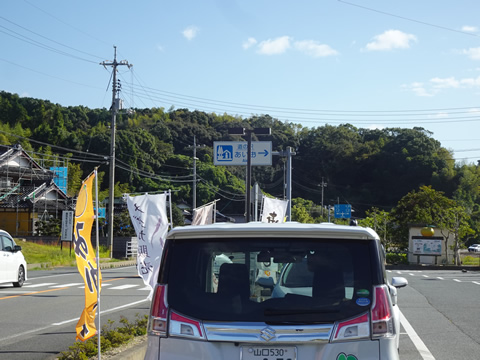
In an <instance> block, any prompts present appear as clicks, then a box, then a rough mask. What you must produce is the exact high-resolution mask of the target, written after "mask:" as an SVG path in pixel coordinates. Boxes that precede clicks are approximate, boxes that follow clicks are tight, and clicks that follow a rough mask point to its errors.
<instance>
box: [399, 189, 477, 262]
mask: <svg viewBox="0 0 480 360" xmlns="http://www.w3.org/2000/svg"><path fill="white" fill-rule="evenodd" d="M392 219H393V221H394V222H395V223H396V225H397V232H396V234H397V240H398V239H400V243H402V244H404V245H406V244H405V241H407V242H408V228H409V225H410V224H423V225H435V226H437V227H438V228H439V229H441V231H442V235H444V237H445V246H444V248H445V256H446V258H447V261H448V256H447V250H448V249H447V240H448V235H449V234H453V235H454V241H455V247H454V250H455V262H456V263H458V249H459V242H460V241H461V239H462V238H463V237H464V236H465V235H467V234H470V233H471V232H472V231H473V230H472V229H471V228H470V225H469V224H468V219H469V216H468V214H467V212H466V211H465V208H464V207H462V206H459V205H458V203H457V202H456V201H455V200H452V199H449V198H447V197H446V196H444V194H443V192H441V191H436V190H434V189H433V188H432V187H431V186H421V187H420V189H419V191H418V192H416V191H415V190H413V191H411V192H409V193H408V194H407V195H405V196H404V197H403V198H402V199H401V200H400V201H399V202H398V205H397V206H396V207H395V208H394V209H393V210H392Z"/></svg>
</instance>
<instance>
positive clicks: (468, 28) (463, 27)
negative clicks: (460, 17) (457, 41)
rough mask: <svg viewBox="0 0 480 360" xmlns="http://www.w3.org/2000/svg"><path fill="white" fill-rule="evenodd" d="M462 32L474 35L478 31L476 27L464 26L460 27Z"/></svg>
mask: <svg viewBox="0 0 480 360" xmlns="http://www.w3.org/2000/svg"><path fill="white" fill-rule="evenodd" d="M462 31H465V32H471V33H475V32H477V31H478V28H477V27H476V26H470V25H465V26H462Z"/></svg>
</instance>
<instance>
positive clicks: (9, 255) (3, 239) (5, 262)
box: [0, 230, 27, 287]
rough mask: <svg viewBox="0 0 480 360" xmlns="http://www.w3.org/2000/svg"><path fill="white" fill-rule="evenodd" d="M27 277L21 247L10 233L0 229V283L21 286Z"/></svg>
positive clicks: (25, 263)
mask: <svg viewBox="0 0 480 360" xmlns="http://www.w3.org/2000/svg"><path fill="white" fill-rule="evenodd" d="M26 279H27V262H26V261H25V258H24V256H23V254H22V248H21V246H19V245H16V244H15V241H14V240H13V238H12V237H11V236H10V234H9V233H8V232H6V231H4V230H0V283H7V282H11V283H12V284H13V286H15V287H22V286H23V283H24V282H25V280H26Z"/></svg>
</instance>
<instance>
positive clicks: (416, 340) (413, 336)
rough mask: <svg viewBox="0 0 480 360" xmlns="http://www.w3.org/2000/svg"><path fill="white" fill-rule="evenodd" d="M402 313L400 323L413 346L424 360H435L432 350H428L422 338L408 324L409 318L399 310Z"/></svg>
mask: <svg viewBox="0 0 480 360" xmlns="http://www.w3.org/2000/svg"><path fill="white" fill-rule="evenodd" d="M399 313H400V323H401V324H402V326H403V328H404V329H405V331H406V332H407V334H408V336H409V337H410V340H412V342H413V345H415V347H416V348H417V350H418V352H419V353H420V355H421V356H422V358H423V360H435V358H434V357H433V355H432V353H431V352H430V350H428V348H427V346H426V345H425V343H424V342H423V341H422V339H420V336H418V335H417V333H416V331H415V330H414V329H413V327H412V325H410V323H409V322H408V320H407V318H406V317H405V316H404V315H403V313H402V312H401V311H400V310H399Z"/></svg>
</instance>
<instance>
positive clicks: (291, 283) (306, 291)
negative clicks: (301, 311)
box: [272, 258, 313, 298]
mask: <svg viewBox="0 0 480 360" xmlns="http://www.w3.org/2000/svg"><path fill="white" fill-rule="evenodd" d="M307 266H308V265H307V258H304V259H303V261H301V262H298V263H288V264H285V265H284V267H283V268H282V271H281V273H280V278H279V279H278V282H277V284H276V285H275V287H274V288H273V292H272V298H283V297H285V295H287V294H297V295H304V296H312V284H313V272H311V271H308V269H307Z"/></svg>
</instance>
